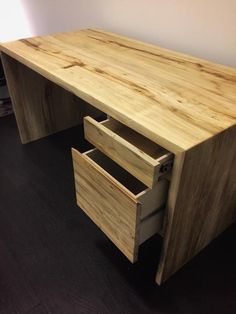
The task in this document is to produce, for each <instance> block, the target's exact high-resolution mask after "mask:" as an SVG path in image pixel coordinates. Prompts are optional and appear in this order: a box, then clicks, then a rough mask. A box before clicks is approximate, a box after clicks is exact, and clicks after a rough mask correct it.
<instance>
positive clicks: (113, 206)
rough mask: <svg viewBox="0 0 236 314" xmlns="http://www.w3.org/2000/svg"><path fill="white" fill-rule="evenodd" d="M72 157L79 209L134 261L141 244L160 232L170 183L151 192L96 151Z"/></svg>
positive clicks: (156, 186)
mask: <svg viewBox="0 0 236 314" xmlns="http://www.w3.org/2000/svg"><path fill="white" fill-rule="evenodd" d="M72 157H73V166H74V176H75V186H76V198H77V204H78V206H79V207H80V208H81V209H82V210H83V211H84V212H85V213H86V214H87V215H88V216H89V217H90V218H91V219H92V220H93V221H94V222H95V223H96V224H97V226H98V227H99V228H100V229H101V230H102V231H103V232H104V233H105V234H106V235H107V236H108V237H109V238H110V240H111V241H113V243H114V244H115V245H116V246H117V247H118V248H119V249H120V250H121V251H122V252H123V253H124V254H125V255H126V256H127V258H128V259H129V260H130V261H131V262H135V261H136V260H137V256H138V247H139V245H140V244H141V243H142V242H144V241H145V240H147V239H148V238H149V237H151V236H152V235H153V234H155V233H157V232H158V231H161V228H162V219H163V210H162V209H163V206H164V204H165V202H166V198H167V193H168V185H169V182H168V181H167V180H166V179H163V180H160V181H159V182H158V183H157V184H156V185H155V188H154V189H152V190H151V189H149V188H147V187H146V186H145V185H144V184H143V183H142V182H140V181H138V180H137V179H136V178H135V177H133V176H132V175H130V174H129V173H128V172H127V171H125V170H124V169H123V168H121V167H120V166H119V165H118V164H116V163H115V162H114V161H112V160H111V159H110V158H108V157H107V156H106V155H104V154H103V153H102V152H100V151H99V150H97V149H93V150H91V151H89V152H86V153H83V154H81V153H80V152H78V151H77V150H75V149H72Z"/></svg>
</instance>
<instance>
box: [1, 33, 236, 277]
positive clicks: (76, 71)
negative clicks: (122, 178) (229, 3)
mask: <svg viewBox="0 0 236 314" xmlns="http://www.w3.org/2000/svg"><path fill="white" fill-rule="evenodd" d="M1 50H2V52H3V56H4V54H6V55H9V56H11V57H12V58H14V59H16V60H17V61H19V62H20V63H21V64H25V65H26V66H27V67H29V68H31V69H32V70H34V71H35V72H37V73H39V74H41V75H42V76H44V77H45V78H47V79H48V80H49V81H51V82H54V83H56V85H59V86H62V87H63V88H64V89H67V90H68V91H70V92H72V93H73V94H75V95H77V96H79V97H81V98H82V99H84V100H86V101H87V102H88V103H90V104H91V105H93V106H94V107H96V108H98V109H100V110H102V111H103V112H105V113H107V114H108V115H110V116H111V117H112V118H113V119H115V120H117V121H119V122H121V123H123V124H124V125H126V126H127V127H129V128H131V129H133V130H134V131H136V132H138V133H140V134H142V135H143V136H145V137H147V138H148V139H149V140H152V141H153V142H155V143H156V144H158V145H160V146H161V147H163V148H165V149H167V150H168V151H170V152H172V153H174V154H175V158H174V164H173V170H172V173H171V175H168V176H167V177H168V178H169V180H170V181H171V183H170V189H169V193H168V201H167V208H166V210H165V212H164V229H163V230H162V231H161V232H163V236H164V239H163V249H162V253H161V259H160V263H159V268H158V272H157V277H156V280H157V282H158V283H162V282H163V281H165V280H166V279H167V278H169V277H170V276H171V275H172V274H173V273H174V272H175V271H176V270H178V269H179V268H180V267H181V266H182V265H183V264H185V263H186V262H187V261H188V260H190V259H191V258H192V257H193V256H194V255H196V254H197V253H198V252H199V251H200V250H201V249H202V248H204V247H205V246H206V245H207V244H208V243H210V241H211V240H212V239H214V238H215V237H216V236H217V235H218V234H219V233H220V232H222V231H223V230H224V229H225V228H227V226H229V225H230V224H231V223H233V222H234V221H235V220H236V199H235V197H236V181H235V177H236V173H235V172H236V162H235V160H236V157H235V151H236V144H235V138H236V134H235V132H236V131H235V125H236V106H235V103H236V88H235V83H236V69H233V68H229V67H225V66H222V65H219V64H214V63H211V62H208V61H206V60H202V59H198V58H194V57H191V56H187V55H184V54H180V53H177V52H173V51H169V50H166V49H163V48H160V47H157V46H153V45H149V44H146V43H142V42H139V41H136V40H133V39H129V38H126V37H123V36H120V35H117V34H113V33H110V32H106V31H102V30H96V29H87V30H81V31H76V32H70V33H60V34H54V35H50V36H43V37H35V38H30V39H24V40H20V41H15V42H11V43H4V44H1ZM5 71H6V74H7V76H8V73H7V72H11V71H13V67H11V68H9V69H6V67H5ZM9 82H10V85H13V86H14V88H15V86H16V84H15V81H14V79H11V80H9ZM29 86H31V85H30V84H29ZM32 86H33V85H32ZM11 89H13V87H12V86H10V90H11ZM23 90H24V93H28V92H29V95H30V93H31V91H29V90H28V89H23ZM18 94H19V96H17V98H19V97H21V96H20V92H18ZM19 108H20V106H19ZM23 108H24V107H23ZM35 110H37V108H35ZM19 114H22V113H19ZM23 117H24V115H23ZM24 123H26V122H25V121H24V119H22V124H24ZM18 125H19V124H18ZM29 133H30V134H29V138H33V136H32V130H29ZM78 159H79V160H80V159H81V160H82V165H85V166H86V167H84V171H83V170H82V173H83V179H82V181H83V180H84V182H87V181H86V180H88V179H87V174H86V171H87V168H88V172H89V173H91V171H92V172H93V173H97V167H95V168H96V169H95V168H94V163H92V162H91V161H90V162H88V160H87V159H86V158H85V156H84V155H83V156H80V155H79V157H78ZM77 168H78V171H80V168H79V167H77ZM81 169H83V166H82V167H81ZM90 169H92V170H90ZM85 170H86V171H85ZM95 170H96V171H95ZM98 173H99V175H100V174H101V172H98ZM102 174H103V172H102ZM108 177H109V176H108ZM102 178H103V177H102ZM104 178H105V179H104ZM104 178H103V179H101V180H105V182H109V183H110V182H111V181H112V182H113V180H111V178H110V177H109V178H107V176H104ZM93 183H94V182H92V181H91V186H92V184H93ZM116 184H117V185H118V186H119V189H121V190H122V191H123V192H124V191H125V193H124V194H125V195H126V196H127V195H129V197H128V200H129V203H128V204H131V205H130V206H131V211H130V212H129V213H130V215H131V216H132V217H131V216H129V217H128V218H129V219H131V220H129V221H128V223H130V225H131V226H132V227H131V230H132V232H133V233H132V235H133V236H134V237H136V234H135V232H136V231H137V230H136V229H135V228H136V227H135V226H136V225H135V223H134V221H133V218H134V217H135V214H134V212H135V211H137V203H135V201H137V199H136V197H137V193H140V197H141V195H144V196H143V197H145V195H146V194H145V193H144V194H142V193H143V192H144V190H143V186H136V187H135V189H134V187H133V188H132V187H131V191H130V190H129V189H126V188H125V187H124V186H122V187H121V186H120V184H119V182H118V181H117V182H116ZM87 188H88V190H85V192H86V191H87V192H88V191H90V192H91V193H94V191H93V190H92V187H90V190H89V187H87V186H86V189H87ZM98 188H101V186H100V185H99V187H98ZM123 192H122V193H123ZM126 193H128V194H126ZM130 193H131V194H130ZM146 193H147V192H146ZM149 193H151V192H149ZM87 195H88V197H91V195H90V196H89V193H87ZM132 195H135V197H133V196H132ZM130 199H131V200H130ZM84 202H85V204H86V200H84ZM100 202H102V199H101V200H100ZM107 204H108V203H107ZM134 204H136V205H134ZM94 206H95V205H94ZM135 206H136V207H135ZM113 214H114V215H116V212H114V213H111V215H113ZM115 217H117V216H115ZM139 217H140V215H139ZM147 217H148V216H146V218H147ZM97 219H99V215H98V217H97ZM131 221H132V223H131ZM99 222H100V221H99V220H98V223H99ZM139 229H140V226H139ZM128 230H129V228H128ZM118 231H119V230H118ZM126 235H127V234H126ZM111 237H112V236H111ZM113 238H114V242H115V241H117V237H116V236H114V235H113ZM122 239H123V238H122ZM127 239H128V238H126V239H125V240H122V241H123V242H122V245H121V244H119V243H118V244H117V246H119V245H120V247H122V248H123V251H124V250H125V249H124V247H127V246H126V240H127ZM129 239H130V238H129ZM128 241H130V240H128ZM118 242H119V241H118ZM134 242H135V243H134ZM137 243H139V240H138V239H136V238H135V241H131V242H129V250H128V252H127V251H126V252H125V254H126V255H128V256H129V258H130V259H133V260H135V258H134V256H136V254H137V249H136V247H135V245H136V244H137ZM153 254H159V252H153ZM219 254H220V253H219Z"/></svg>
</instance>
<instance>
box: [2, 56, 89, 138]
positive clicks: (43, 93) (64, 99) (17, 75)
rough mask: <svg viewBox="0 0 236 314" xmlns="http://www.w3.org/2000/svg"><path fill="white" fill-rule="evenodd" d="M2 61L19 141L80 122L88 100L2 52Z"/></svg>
mask: <svg viewBox="0 0 236 314" xmlns="http://www.w3.org/2000/svg"><path fill="white" fill-rule="evenodd" d="M1 58H2V63H3V66H4V72H5V75H6V79H7V84H8V88H9V93H10V96H11V99H12V103H13V108H14V112H15V116H16V121H17V125H18V129H19V133H20V137H21V141H22V143H28V142H31V141H34V140H37V139H39V138H42V137H45V136H47V135H50V134H53V133H56V132H58V131H62V130H64V129H67V128H69V127H72V126H75V125H78V124H80V123H82V122H83V121H82V120H83V116H84V115H85V114H86V112H87V110H88V108H87V106H89V105H87V103H85V102H84V101H83V100H82V99H80V98H78V97H76V96H74V95H73V94H71V93H70V92H68V91H66V90H65V89H63V88H62V87H60V86H57V85H56V84H54V83H53V82H51V81H49V80H48V79H46V78H44V77H43V76H41V75H40V74H38V73H36V72H34V71H33V70H31V69H29V68H28V67H26V66H25V65H23V64H21V63H20V62H18V61H17V60H15V59H13V58H12V57H10V56H8V55H6V54H4V53H2V55H1Z"/></svg>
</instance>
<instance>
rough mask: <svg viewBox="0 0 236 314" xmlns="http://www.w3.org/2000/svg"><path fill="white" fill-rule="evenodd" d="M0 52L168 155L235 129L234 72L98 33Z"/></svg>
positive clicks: (24, 43)
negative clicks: (148, 139)
mask: <svg viewBox="0 0 236 314" xmlns="http://www.w3.org/2000/svg"><path fill="white" fill-rule="evenodd" d="M0 49H1V50H2V52H4V53H6V54H8V55H10V56H11V57H13V58H15V59H17V60H18V61H20V62H22V63H23V64H25V65H27V66H28V67H30V68H31V69H33V70H35V71H37V72H38V73H40V74H41V75H43V76H44V77H46V78H48V79H49V80H51V81H53V82H55V83H56V84H58V85H60V86H62V87H64V88H65V89H67V90H69V91H71V92H72V93H74V94H75V95H77V96H79V97H81V98H83V99H84V100H86V101H87V102H89V103H90V104H92V105H94V106H95V107H97V108H99V109H100V110H102V111H104V112H106V113H107V114H109V115H111V116H112V117H114V118H116V119H117V120H119V121H121V122H123V123H124V124H126V125H128V126H129V127H131V128H133V129H135V130H136V131H138V132H140V133H142V134H143V135H145V136H147V137H148V138H150V139H152V140H153V141H154V142H156V143H158V144H160V145H162V146H163V147H165V148H166V149H169V150H170V151H172V152H174V153H176V152H179V151H184V150H188V149H189V148H191V147H193V146H195V145H197V144H199V143H201V142H203V141H205V140H206V139H208V138H210V137H212V136H214V135H215V134H217V133H219V132H221V131H223V130H225V129H227V128H229V127H232V126H233V125H235V121H236V69H235V68H229V67H225V66H222V65H218V64H214V63H211V62H208V61H205V60H201V59H198V58H194V57H190V56H187V55H184V54H180V53H177V52H173V51H170V50H166V49H163V48H160V47H158V46H153V45H149V44H145V43H143V42H140V41H136V40H132V39H129V38H126V37H123V36H120V35H117V34H113V33H109V32H105V31H102V30H97V29H86V30H80V31H76V32H69V33H58V34H54V35H50V36H42V37H34V38H30V39H22V40H18V41H14V42H9V43H4V44H1V47H0Z"/></svg>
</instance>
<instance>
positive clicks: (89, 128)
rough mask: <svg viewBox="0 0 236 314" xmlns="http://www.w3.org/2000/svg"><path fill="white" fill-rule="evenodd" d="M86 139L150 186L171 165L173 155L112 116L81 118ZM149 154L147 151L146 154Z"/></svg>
mask: <svg viewBox="0 0 236 314" xmlns="http://www.w3.org/2000/svg"><path fill="white" fill-rule="evenodd" d="M84 133H85V138H86V139H87V140H88V141H89V142H90V143H92V144H93V145H94V146H95V147H97V148H98V149H99V150H101V151H102V152H103V153H104V154H106V155H107V156H109V157H110V158H111V159H113V160H114V161H115V162H117V163H118V164H119V165H120V166H122V167H123V168H124V169H126V170H127V171H129V172H130V173H131V174H132V175H133V176H135V177H136V178H137V179H139V180H140V181H141V182H143V183H144V184H145V185H147V186H148V187H150V188H152V187H153V186H154V185H155V184H156V182H157V181H158V179H159V177H160V176H161V175H162V174H163V173H165V172H167V171H168V168H170V167H169V166H170V164H171V161H172V159H173V155H172V154H171V153H169V152H167V151H166V150H165V149H163V148H161V147H160V146H158V145H157V144H155V143H153V142H151V141H150V140H148V139H147V138H144V137H143V136H142V135H140V134H138V133H137V132H135V131H133V130H131V129H129V128H128V127H126V126H124V125H123V124H121V123H119V122H118V121H116V120H114V119H111V118H110V119H109V120H105V121H103V122H102V123H101V122H97V121H96V120H94V119H93V118H91V117H86V118H85V119H84ZM149 153H150V154H149Z"/></svg>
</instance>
